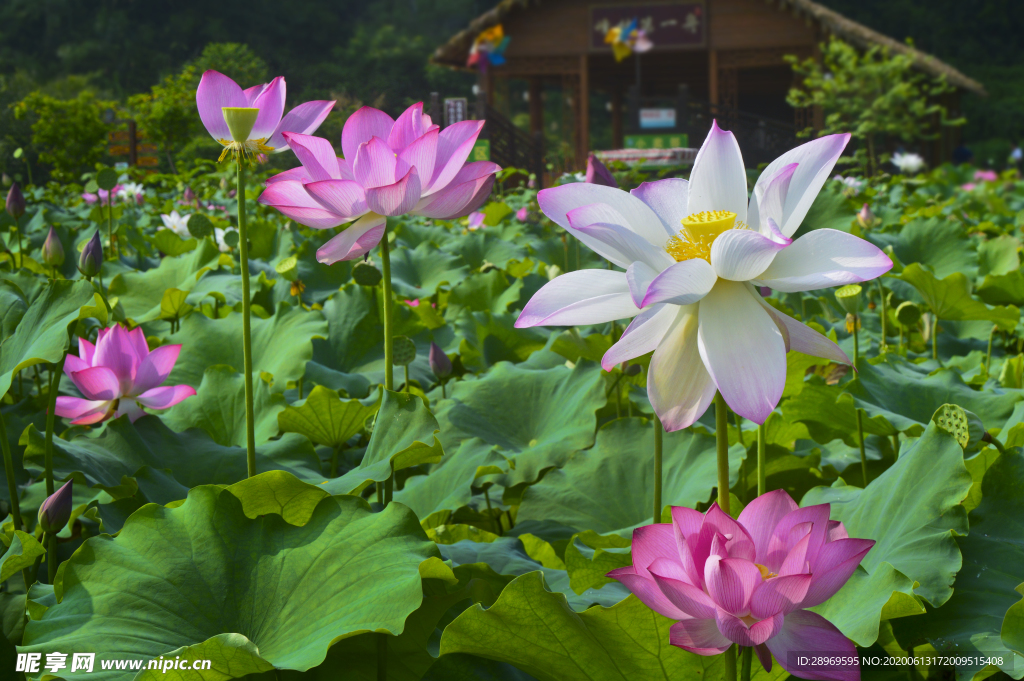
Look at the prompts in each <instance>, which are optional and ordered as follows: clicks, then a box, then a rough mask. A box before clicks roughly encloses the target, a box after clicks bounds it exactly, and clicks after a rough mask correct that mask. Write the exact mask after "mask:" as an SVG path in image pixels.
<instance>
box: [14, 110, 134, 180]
mask: <svg viewBox="0 0 1024 681" xmlns="http://www.w3.org/2000/svg"><path fill="white" fill-rule="evenodd" d="M115 106H117V105H116V104H115V103H114V102H107V101H103V100H101V99H99V98H98V97H97V96H96V93H95V92H93V91H92V90H82V91H81V92H79V93H78V96H77V97H75V98H73V99H58V98H56V97H53V96H51V95H48V94H44V93H42V92H40V91H38V90H36V91H34V92H32V93H30V94H29V95H28V96H27V97H25V99H23V100H21V101H20V102H18V103H17V104H15V105H14V115H15V117H16V118H18V119H26V118H28V119H29V120H31V121H32V145H33V147H35V149H36V150H37V151H38V152H39V160H40V161H41V162H42V163H47V164H50V165H51V166H52V174H53V177H54V179H57V180H62V181H64V182H68V181H72V180H74V179H75V177H76V176H77V175H78V174H79V173H80V172H82V171H84V170H90V169H92V168H93V166H95V164H96V163H97V162H98V161H100V159H102V158H103V156H104V155H105V154H106V151H107V130H108V127H109V126H108V125H107V124H106V123H105V122H104V114H105V113H106V112H107V111H108V110H112V109H114V107H115Z"/></svg>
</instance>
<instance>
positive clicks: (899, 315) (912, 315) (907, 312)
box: [896, 300, 921, 328]
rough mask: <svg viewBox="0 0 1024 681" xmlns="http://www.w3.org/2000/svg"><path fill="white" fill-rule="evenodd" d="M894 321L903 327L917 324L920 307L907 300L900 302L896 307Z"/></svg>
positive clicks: (919, 318)
mask: <svg viewBox="0 0 1024 681" xmlns="http://www.w3.org/2000/svg"><path fill="white" fill-rule="evenodd" d="M896 321H898V322H899V323H900V326H903V327H904V328H906V327H914V326H917V323H918V322H919V321H921V308H920V307H918V306H917V305H915V304H914V303H912V302H910V301H909V300H908V301H907V302H905V303H900V306H899V307H897V308H896Z"/></svg>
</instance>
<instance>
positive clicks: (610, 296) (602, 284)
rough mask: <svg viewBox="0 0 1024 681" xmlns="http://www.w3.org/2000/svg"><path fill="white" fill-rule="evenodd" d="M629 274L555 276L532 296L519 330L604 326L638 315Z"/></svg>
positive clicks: (600, 272) (582, 272) (606, 272)
mask: <svg viewBox="0 0 1024 681" xmlns="http://www.w3.org/2000/svg"><path fill="white" fill-rule="evenodd" d="M638 312H640V309H639V308H638V307H637V306H636V305H634V304H633V300H632V298H630V295H629V284H627V283H626V275H625V274H624V273H622V272H614V271H611V270H577V271H575V272H569V273H567V274H563V275H561V276H558V277H555V278H554V279H552V280H551V281H549V282H548V283H547V284H545V285H544V286H543V287H542V288H541V289H540V290H539V291H537V292H536V293H535V294H533V298H531V299H530V302H528V303H527V304H526V307H524V308H523V311H522V312H521V313H520V314H519V319H517V320H516V328H520V329H521V328H523V327H529V326H541V325H543V326H574V325H577V324H604V323H606V322H610V321H613V320H616V319H626V318H629V317H633V316H635V315H636V314H637V313H638Z"/></svg>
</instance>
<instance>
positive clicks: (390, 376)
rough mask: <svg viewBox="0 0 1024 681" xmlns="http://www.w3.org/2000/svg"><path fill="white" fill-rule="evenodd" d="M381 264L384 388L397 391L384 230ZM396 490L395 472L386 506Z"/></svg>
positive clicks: (386, 490) (388, 258)
mask: <svg viewBox="0 0 1024 681" xmlns="http://www.w3.org/2000/svg"><path fill="white" fill-rule="evenodd" d="M380 263H381V269H383V270H384V272H383V275H384V276H383V278H382V280H381V281H382V283H383V284H384V388H385V390H394V389H395V367H394V358H395V345H394V333H395V330H394V328H393V320H392V319H393V314H394V306H395V300H394V295H393V294H392V293H391V247H390V245H389V244H388V230H387V228H386V227H385V228H384V235H383V236H382V237H381V240H380ZM394 490H395V471H394V469H392V470H391V475H389V476H388V479H387V480H385V481H384V505H385V506H387V505H388V504H389V503H391V496H392V494H394Z"/></svg>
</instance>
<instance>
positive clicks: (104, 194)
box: [82, 184, 121, 206]
mask: <svg viewBox="0 0 1024 681" xmlns="http://www.w3.org/2000/svg"><path fill="white" fill-rule="evenodd" d="M120 191H121V185H119V184H117V185H114V188H113V189H111V190H110V191H109V192H108V191H107V190H106V189H97V190H96V193H95V194H93V193H92V192H85V193H84V194H82V198H83V199H85V202H86V203H87V204H88V205H90V206H91V205H93V204H94V203H96V202H97V201H99V204H100V205H101V206H109V205H110V196H111V195H114V196H117V194H118V192H120Z"/></svg>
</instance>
